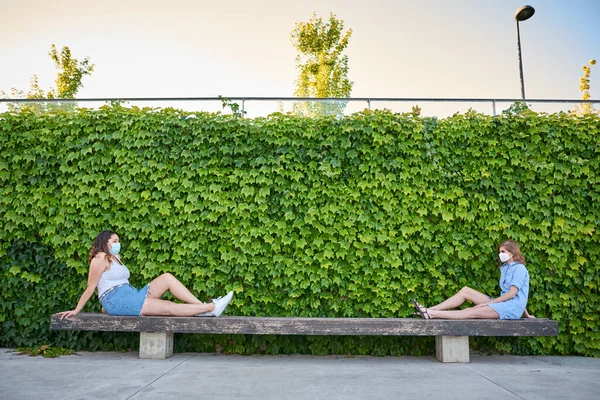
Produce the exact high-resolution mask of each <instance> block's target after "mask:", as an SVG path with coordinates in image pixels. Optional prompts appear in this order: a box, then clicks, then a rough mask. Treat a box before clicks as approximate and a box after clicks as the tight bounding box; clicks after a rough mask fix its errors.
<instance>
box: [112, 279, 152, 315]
mask: <svg viewBox="0 0 600 400" xmlns="http://www.w3.org/2000/svg"><path fill="white" fill-rule="evenodd" d="M149 289H150V286H149V285H146V286H144V287H143V288H141V289H140V290H138V289H136V288H134V287H133V286H131V285H130V284H129V283H126V284H124V285H121V286H118V287H116V288H115V289H112V290H111V289H109V292H108V293H106V295H103V296H102V298H101V299H100V303H102V307H103V308H104V310H105V311H106V312H107V313H108V314H110V315H136V316H140V317H141V316H142V307H143V306H144V302H145V301H146V297H148V291H149Z"/></svg>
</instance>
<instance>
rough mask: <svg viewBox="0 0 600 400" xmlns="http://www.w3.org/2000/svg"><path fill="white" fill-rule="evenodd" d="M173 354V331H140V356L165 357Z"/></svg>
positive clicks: (149, 357) (150, 357)
mask: <svg viewBox="0 0 600 400" xmlns="http://www.w3.org/2000/svg"><path fill="white" fill-rule="evenodd" d="M172 355H173V333H172V332H140V358H148V359H165V358H169V357H171V356H172Z"/></svg>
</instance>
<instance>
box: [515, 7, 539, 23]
mask: <svg viewBox="0 0 600 400" xmlns="http://www.w3.org/2000/svg"><path fill="white" fill-rule="evenodd" d="M533 14H535V8H533V7H531V6H523V7H521V8H519V9H518V10H517V12H516V13H515V19H516V20H517V21H525V20H528V19H529V18H531V17H533Z"/></svg>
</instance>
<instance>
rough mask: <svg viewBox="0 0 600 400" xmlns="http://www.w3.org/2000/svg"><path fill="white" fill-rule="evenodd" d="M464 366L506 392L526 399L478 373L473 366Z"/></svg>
mask: <svg viewBox="0 0 600 400" xmlns="http://www.w3.org/2000/svg"><path fill="white" fill-rule="evenodd" d="M465 368H467V369H469V370H471V372H474V373H476V374H477V375H479V376H480V377H482V378H483V379H485V380H486V381H488V382H490V383H492V384H494V385H496V386H498V387H499V388H500V389H502V390H505V391H507V392H508V393H510V394H512V395H513V396H516V397H518V398H519V399H521V400H526V399H525V398H524V397H521V396H519V395H518V394H516V393H515V392H513V391H512V390H510V389H507V388H505V387H504V386H502V385H501V384H499V383H496V382H494V381H493V380H491V379H490V378H488V377H487V376H485V375H483V374H481V373H479V372H477V371H475V370H474V369H473V368H471V367H470V366H469V365H465Z"/></svg>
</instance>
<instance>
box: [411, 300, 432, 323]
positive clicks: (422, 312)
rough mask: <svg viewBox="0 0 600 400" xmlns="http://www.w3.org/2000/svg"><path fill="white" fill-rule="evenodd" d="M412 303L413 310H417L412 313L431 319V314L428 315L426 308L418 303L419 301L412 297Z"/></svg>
mask: <svg viewBox="0 0 600 400" xmlns="http://www.w3.org/2000/svg"><path fill="white" fill-rule="evenodd" d="M413 304H414V306H415V310H417V312H416V313H415V314H413V315H415V316H417V315H418V316H420V317H421V318H423V319H431V315H429V310H428V309H427V308H425V307H423V306H422V305H421V304H419V302H418V301H417V300H416V299H413Z"/></svg>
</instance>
